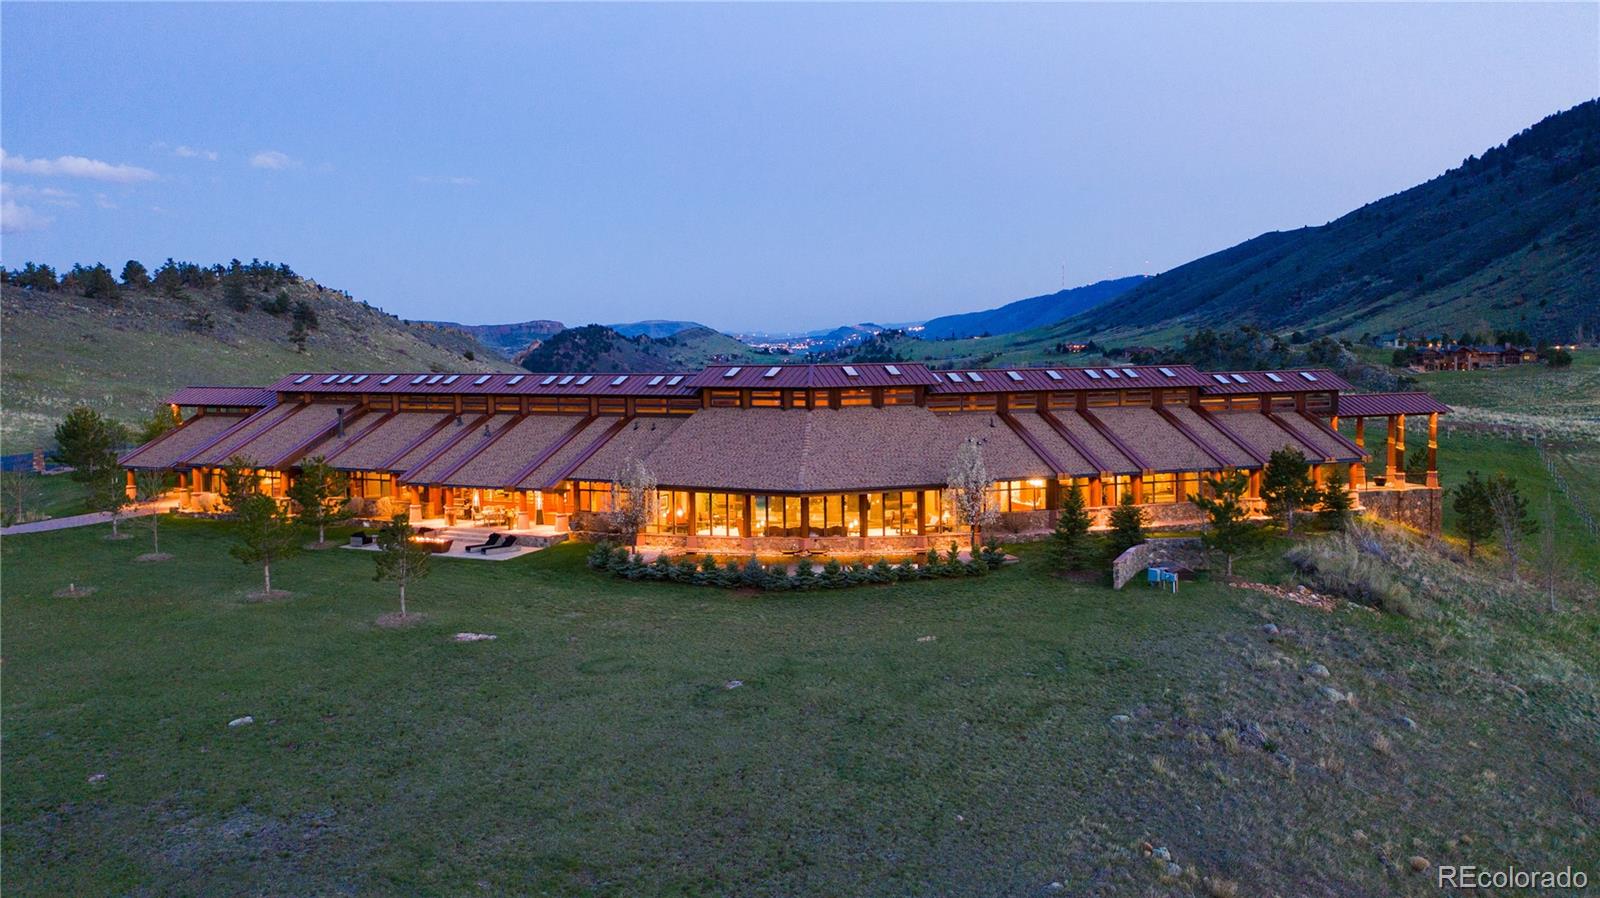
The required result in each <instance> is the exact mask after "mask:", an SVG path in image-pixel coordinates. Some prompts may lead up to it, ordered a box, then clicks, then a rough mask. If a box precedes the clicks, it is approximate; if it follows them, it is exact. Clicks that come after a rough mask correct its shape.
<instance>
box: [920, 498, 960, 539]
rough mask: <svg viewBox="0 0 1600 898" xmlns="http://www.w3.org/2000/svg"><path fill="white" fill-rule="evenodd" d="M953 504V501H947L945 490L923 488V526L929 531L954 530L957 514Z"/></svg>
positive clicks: (946, 531)
mask: <svg viewBox="0 0 1600 898" xmlns="http://www.w3.org/2000/svg"><path fill="white" fill-rule="evenodd" d="M952 505H953V503H952V502H950V501H947V499H946V497H945V494H944V491H943V490H923V492H922V524H923V528H924V529H925V530H926V531H927V532H928V533H949V532H950V531H951V530H954V529H955V526H956V516H955V509H954V508H953V507H952Z"/></svg>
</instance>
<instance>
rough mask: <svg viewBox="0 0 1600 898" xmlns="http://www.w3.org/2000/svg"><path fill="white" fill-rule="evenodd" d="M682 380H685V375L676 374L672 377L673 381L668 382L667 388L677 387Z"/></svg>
mask: <svg viewBox="0 0 1600 898" xmlns="http://www.w3.org/2000/svg"><path fill="white" fill-rule="evenodd" d="M682 380H683V375H682V374H674V375H672V379H671V380H669V381H667V386H669V387H675V386H677V385H678V383H679V382H680V381H682Z"/></svg>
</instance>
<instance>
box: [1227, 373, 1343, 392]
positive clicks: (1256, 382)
mask: <svg viewBox="0 0 1600 898" xmlns="http://www.w3.org/2000/svg"><path fill="white" fill-rule="evenodd" d="M1203 377H1204V382H1203V383H1201V384H1200V392H1201V393H1204V394H1206V395H1208V396H1226V395H1231V394H1236V393H1319V392H1338V391H1339V390H1349V389H1352V387H1351V386H1350V382H1349V381H1347V380H1345V379H1344V378H1342V377H1340V376H1339V375H1337V374H1335V373H1333V372H1332V371H1329V370H1328V369H1326V368H1286V369H1283V370H1278V371H1206V372H1203Z"/></svg>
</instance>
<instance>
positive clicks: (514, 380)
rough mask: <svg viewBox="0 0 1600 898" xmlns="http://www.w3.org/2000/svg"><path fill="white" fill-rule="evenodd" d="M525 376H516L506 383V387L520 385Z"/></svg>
mask: <svg viewBox="0 0 1600 898" xmlns="http://www.w3.org/2000/svg"><path fill="white" fill-rule="evenodd" d="M525 376H526V375H523V374H518V375H517V376H515V377H513V378H511V379H510V380H508V381H506V386H508V387H514V386H516V385H517V384H520V383H522V378H523V377H525Z"/></svg>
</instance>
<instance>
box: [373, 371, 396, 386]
mask: <svg viewBox="0 0 1600 898" xmlns="http://www.w3.org/2000/svg"><path fill="white" fill-rule="evenodd" d="M399 376H400V375H398V374H386V375H384V377H383V380H380V381H378V386H380V387H381V386H383V385H384V384H387V383H394V379H395V378H397V377H399Z"/></svg>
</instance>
